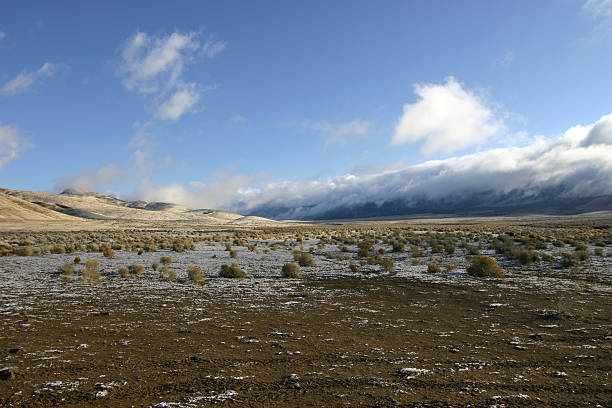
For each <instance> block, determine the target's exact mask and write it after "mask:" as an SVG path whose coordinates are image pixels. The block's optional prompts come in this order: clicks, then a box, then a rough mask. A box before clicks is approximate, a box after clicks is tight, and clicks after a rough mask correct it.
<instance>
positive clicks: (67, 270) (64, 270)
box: [60, 264, 74, 277]
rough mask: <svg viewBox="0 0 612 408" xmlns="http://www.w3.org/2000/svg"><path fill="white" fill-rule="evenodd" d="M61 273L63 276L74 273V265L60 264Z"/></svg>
mask: <svg viewBox="0 0 612 408" xmlns="http://www.w3.org/2000/svg"><path fill="white" fill-rule="evenodd" d="M60 273H61V275H62V277H69V276H72V275H74V266H73V265H72V264H63V265H62V266H60Z"/></svg>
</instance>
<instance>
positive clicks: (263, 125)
mask: <svg viewBox="0 0 612 408" xmlns="http://www.w3.org/2000/svg"><path fill="white" fill-rule="evenodd" d="M0 62H1V63H0V166H1V167H0V186H3V187H8V188H15V189H24V190H38V191H50V192H57V191H58V190H60V189H62V188H64V187H68V186H76V187H81V188H86V189H91V190H97V191H100V192H113V193H115V194H118V195H120V196H122V197H125V198H144V199H149V200H166V201H175V202H181V203H184V204H187V205H190V206H217V207H222V208H233V209H237V210H243V211H244V210H246V211H248V207H249V206H248V205H245V204H244V202H245V200H247V199H253V200H254V201H257V200H259V201H258V202H259V203H260V204H261V203H262V202H266V200H276V202H278V200H280V198H279V196H277V195H274V197H272V198H271V196H270V195H269V194H268V193H266V191H267V192H269V191H277V190H279V189H281V190H282V188H280V187H279V186H285V187H286V188H285V192H286V193H287V192H288V191H291V192H292V193H290V194H292V196H291V198H292V199H296V200H297V199H301V198H304V196H308V197H312V200H315V199H330V198H331V197H333V194H332V193H330V191H331V190H333V191H335V192H338V193H339V192H340V191H344V190H341V189H337V188H336V187H337V186H338V185H339V184H342V180H346V179H347V177H348V178H349V179H350V178H351V177H353V178H356V179H358V180H360V182H361V181H363V180H367V179H368V177H372V176H374V175H382V174H388V173H393V172H401V171H405V170H407V169H414V168H415V167H414V166H417V167H418V166H420V165H422V164H423V163H429V164H431V163H432V161H444V163H451V162H452V160H455V159H456V158H458V157H462V156H466V155H474V154H485V153H486V152H488V151H491V149H495V148H505V149H513V148H526V147H529V146H533V145H534V143H537V141H541V139H542V138H545V139H546V140H549V141H552V140H557V138H561V137H563V135H564V134H565V132H566V131H567V130H568V129H570V128H572V127H573V126H576V125H583V126H585V127H586V128H585V129H586V130H585V132H584V135H583V136H584V137H586V135H587V134H588V131H589V130H590V129H591V128H592V126H593V125H594V124H596V123H599V122H598V121H600V122H601V121H602V120H603V121H604V122H605V121H606V120H608V119H605V120H604V119H602V118H603V117H605V116H606V115H608V114H610V113H612V98H611V97H610V95H612V76H611V75H610V72H612V1H611V0H590V1H570V0H558V1H544V0H542V1H507V2H500V1H495V2H492V1H464V2H452V1H431V2H430V1H428V2H417V1H388V2H382V3H381V2H363V1H335V2H327V1H325V2H314V1H313V2H286V1H279V2H247V1H238V2H233V1H225V2H199V1H194V2H181V3H179V5H175V4H172V5H170V4H169V3H167V2H110V1H108V2H98V3H93V2H77V1H71V2H68V1H63V2H42V1H41V2H30V1H22V2H3V3H2V4H0ZM611 120H612V119H611ZM600 153H601V152H600ZM448 160H451V162H448ZM601 160H603V161H602V162H601V163H602V166H607V165H608V164H609V163H608V162H607V161H606V160H605V157H603V158H601ZM429 164H428V165H429ZM551 165H553V166H554V165H555V162H553V163H552V164H551ZM558 165H562V164H561V163H558ZM600 169H601V167H600ZM606 169H607V167H606ZM605 175H607V173H605V172H604V176H605ZM410 183H411V180H410V179H402V180H401V185H400V186H396V187H397V188H398V189H399V190H402V189H403V190H402V191H404V190H405V186H406V185H409V184H410ZM330 185H331V186H332V187H329V186H330ZM325 186H327V187H325ZM364 186H365V187H364V189H363V191H367V185H364ZM402 186H403V187H402ZM608 187H609V186H608V185H607V184H603V185H602V186H599V187H598V188H599V190H598V191H596V192H601V193H609V192H608V191H607V190H606V189H607V188H608ZM302 188H303V189H302ZM322 188H323V189H325V192H324V193H321V192H320V191H319V190H320V189H322ZM330 189H331V190H330ZM610 192H612V191H610ZM287 194H289V193H287ZM329 194H331V195H329ZM343 194H344V193H343ZM347 194H350V193H347ZM309 199H310V198H309ZM236 202H242V203H243V204H241V205H238V206H237V205H236V204H235V203H236Z"/></svg>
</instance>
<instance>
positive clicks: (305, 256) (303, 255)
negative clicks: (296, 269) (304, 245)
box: [293, 251, 315, 267]
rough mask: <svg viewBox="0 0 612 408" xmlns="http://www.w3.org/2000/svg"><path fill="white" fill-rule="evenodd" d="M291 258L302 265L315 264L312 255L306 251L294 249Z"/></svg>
mask: <svg viewBox="0 0 612 408" xmlns="http://www.w3.org/2000/svg"><path fill="white" fill-rule="evenodd" d="M293 259H295V260H296V261H297V262H298V264H299V265H300V266H302V267H309V266H315V263H314V261H313V260H312V256H311V255H310V254H309V253H308V252H300V251H295V252H294V253H293Z"/></svg>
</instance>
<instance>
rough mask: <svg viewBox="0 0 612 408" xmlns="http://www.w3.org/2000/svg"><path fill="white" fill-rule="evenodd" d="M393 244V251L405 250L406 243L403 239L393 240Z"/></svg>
mask: <svg viewBox="0 0 612 408" xmlns="http://www.w3.org/2000/svg"><path fill="white" fill-rule="evenodd" d="M391 246H392V247H393V252H404V243H403V242H401V241H393V242H392V243H391Z"/></svg>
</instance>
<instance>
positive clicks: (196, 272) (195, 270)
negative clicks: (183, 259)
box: [187, 266, 203, 283]
mask: <svg viewBox="0 0 612 408" xmlns="http://www.w3.org/2000/svg"><path fill="white" fill-rule="evenodd" d="M187 275H188V276H189V279H190V280H191V281H193V282H196V283H201V282H202V277H203V274H202V268H200V267H199V266H189V267H188V268H187Z"/></svg>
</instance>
